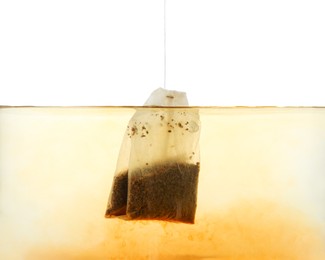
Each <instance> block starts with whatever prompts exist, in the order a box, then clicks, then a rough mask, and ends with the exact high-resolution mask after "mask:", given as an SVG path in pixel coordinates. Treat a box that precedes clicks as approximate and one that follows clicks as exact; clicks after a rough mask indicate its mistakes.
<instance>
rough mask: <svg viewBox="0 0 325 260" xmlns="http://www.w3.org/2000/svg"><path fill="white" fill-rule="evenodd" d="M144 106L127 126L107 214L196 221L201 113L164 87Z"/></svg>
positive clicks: (184, 99)
mask: <svg viewBox="0 0 325 260" xmlns="http://www.w3.org/2000/svg"><path fill="white" fill-rule="evenodd" d="M144 106H150V108H149V107H143V108H137V111H136V113H135V114H134V116H133V117H132V118H131V120H130V122H129V124H128V126H127V130H126V133H125V136H124V139H123V143H122V146H121V149H120V154H119V159H118V163H117V167H116V172H115V175H114V180H113V184H112V188H111V193H110V196H109V200H108V205H107V209H106V214H105V216H106V217H114V216H120V215H124V214H126V215H127V218H129V219H160V220H170V221H180V222H186V223H194V218H195V211H196V201H197V185H198V175H199V168H200V167H199V166H200V164H199V146H198V141H199V135H200V120H199V114H198V111H197V110H196V109H194V108H187V107H186V106H188V101H187V97H186V94H185V93H183V92H177V91H170V90H166V89H162V88H159V89H157V90H155V91H154V92H153V93H152V94H151V96H150V97H149V99H148V100H147V101H146V103H145V105H144ZM155 106H159V107H155ZM164 106H166V108H164Z"/></svg>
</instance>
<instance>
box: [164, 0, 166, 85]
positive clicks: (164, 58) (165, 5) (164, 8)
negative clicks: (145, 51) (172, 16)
mask: <svg viewBox="0 0 325 260" xmlns="http://www.w3.org/2000/svg"><path fill="white" fill-rule="evenodd" d="M166 2H167V0H164V88H166V74H167V72H166V70H167V46H166V5H167V3H166Z"/></svg>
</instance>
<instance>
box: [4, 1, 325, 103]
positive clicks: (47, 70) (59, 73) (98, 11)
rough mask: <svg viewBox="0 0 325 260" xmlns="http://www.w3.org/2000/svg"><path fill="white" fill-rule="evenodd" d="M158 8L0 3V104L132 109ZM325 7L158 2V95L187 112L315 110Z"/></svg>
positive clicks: (150, 58) (142, 90)
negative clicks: (184, 104)
mask: <svg viewBox="0 0 325 260" xmlns="http://www.w3.org/2000/svg"><path fill="white" fill-rule="evenodd" d="M163 6H164V5H163V0H106V1H100V0H98V1H97V0H91V1H90V0H88V1H83V0H78V1H77V0H55V1H44V0H38V1H37V0H29V1H22V0H20V1H18V0H1V1H0V104H1V105H142V104H143V102H144V101H145V100H146V98H147V96H148V95H149V94H150V92H151V91H152V90H154V89H155V88H157V87H161V86H163V82H164V80H163V17H164V16H163ZM324 46H325V2H324V1H315V0H304V1H300V0H296V1H287V0H280V1H278V0H273V1H260V0H256V1H251V0H247V1H232V0H227V1H222V0H167V88H169V89H178V90H182V91H186V92H187V93H188V98H189V100H190V103H191V104H192V105H220V106H223V105H226V106H230V105H237V106H239V105H278V106H283V105H302V106H310V105H314V106H324V105H325V96H324V94H323V89H324V86H325V47H324Z"/></svg>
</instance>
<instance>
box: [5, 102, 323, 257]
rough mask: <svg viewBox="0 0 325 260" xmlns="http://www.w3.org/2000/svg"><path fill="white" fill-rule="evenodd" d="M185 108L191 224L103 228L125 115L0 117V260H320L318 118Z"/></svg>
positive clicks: (84, 112) (72, 112)
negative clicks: (192, 130)
mask: <svg viewBox="0 0 325 260" xmlns="http://www.w3.org/2000/svg"><path fill="white" fill-rule="evenodd" d="M146 109H154V108H145V110H146ZM155 109H159V108H155ZM177 109H180V108H177ZM195 109H199V111H200V119H201V126H202V128H201V137H200V150H201V161H200V168H201V171H200V175H199V186H198V207H197V211H196V218H195V224H193V225H192V224H179V223H172V222H163V221H144V220H143V221H125V220H123V219H106V218H105V217H104V215H105V210H106V204H107V199H108V196H109V192H110V188H111V185H112V181H113V175H114V172H115V167H116V162H117V158H118V153H119V149H120V146H121V143H122V139H123V135H124V132H125V129H126V125H127V124H128V121H129V119H130V118H131V117H132V115H133V113H134V112H135V108H132V107H124V108H123V107H120V108H119V107H94V108H6V107H4V108H1V109H0V230H1V233H0V259H302V260H308V259H311V260H315V259H316V260H318V259H325V184H324V183H325V109H324V108H195Z"/></svg>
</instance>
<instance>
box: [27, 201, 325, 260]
mask: <svg viewBox="0 0 325 260" xmlns="http://www.w3.org/2000/svg"><path fill="white" fill-rule="evenodd" d="M105 224H106V225H105V227H104V226H101V227H100V228H102V229H103V230H102V231H103V232H105V235H104V236H103V237H102V240H101V241H98V243H97V244H96V245H93V246H89V245H80V246H79V247H75V248H72V247H69V248H68V247H66V248H59V247H57V248H55V247H52V248H46V247H44V246H42V247H35V248H34V249H33V250H32V251H30V252H29V253H28V255H27V256H26V257H25V259H33V260H34V259H68V260H70V259H71V260H72V259H259V260H260V259H299V260H300V259H301V260H309V259H310V260H318V259H319V260H321V259H325V243H324V237H322V231H321V230H320V229H319V228H320V226H318V225H316V223H313V221H311V220H310V219H308V218H307V217H306V216H305V215H304V214H303V213H301V212H299V211H298V210H295V209H292V208H288V207H286V206H284V205H279V204H277V203H274V202H271V201H265V200H255V201H241V202H240V203H237V204H234V205H232V206H231V207H229V208H227V209H226V208H225V209H223V210H222V211H219V212H214V213H213V214H206V215H199V216H198V217H197V221H196V224H194V225H189V224H179V223H171V222H163V221H124V220H119V219H113V220H107V221H106V223H105ZM105 228H106V230H105V231H104V229H105Z"/></svg>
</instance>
